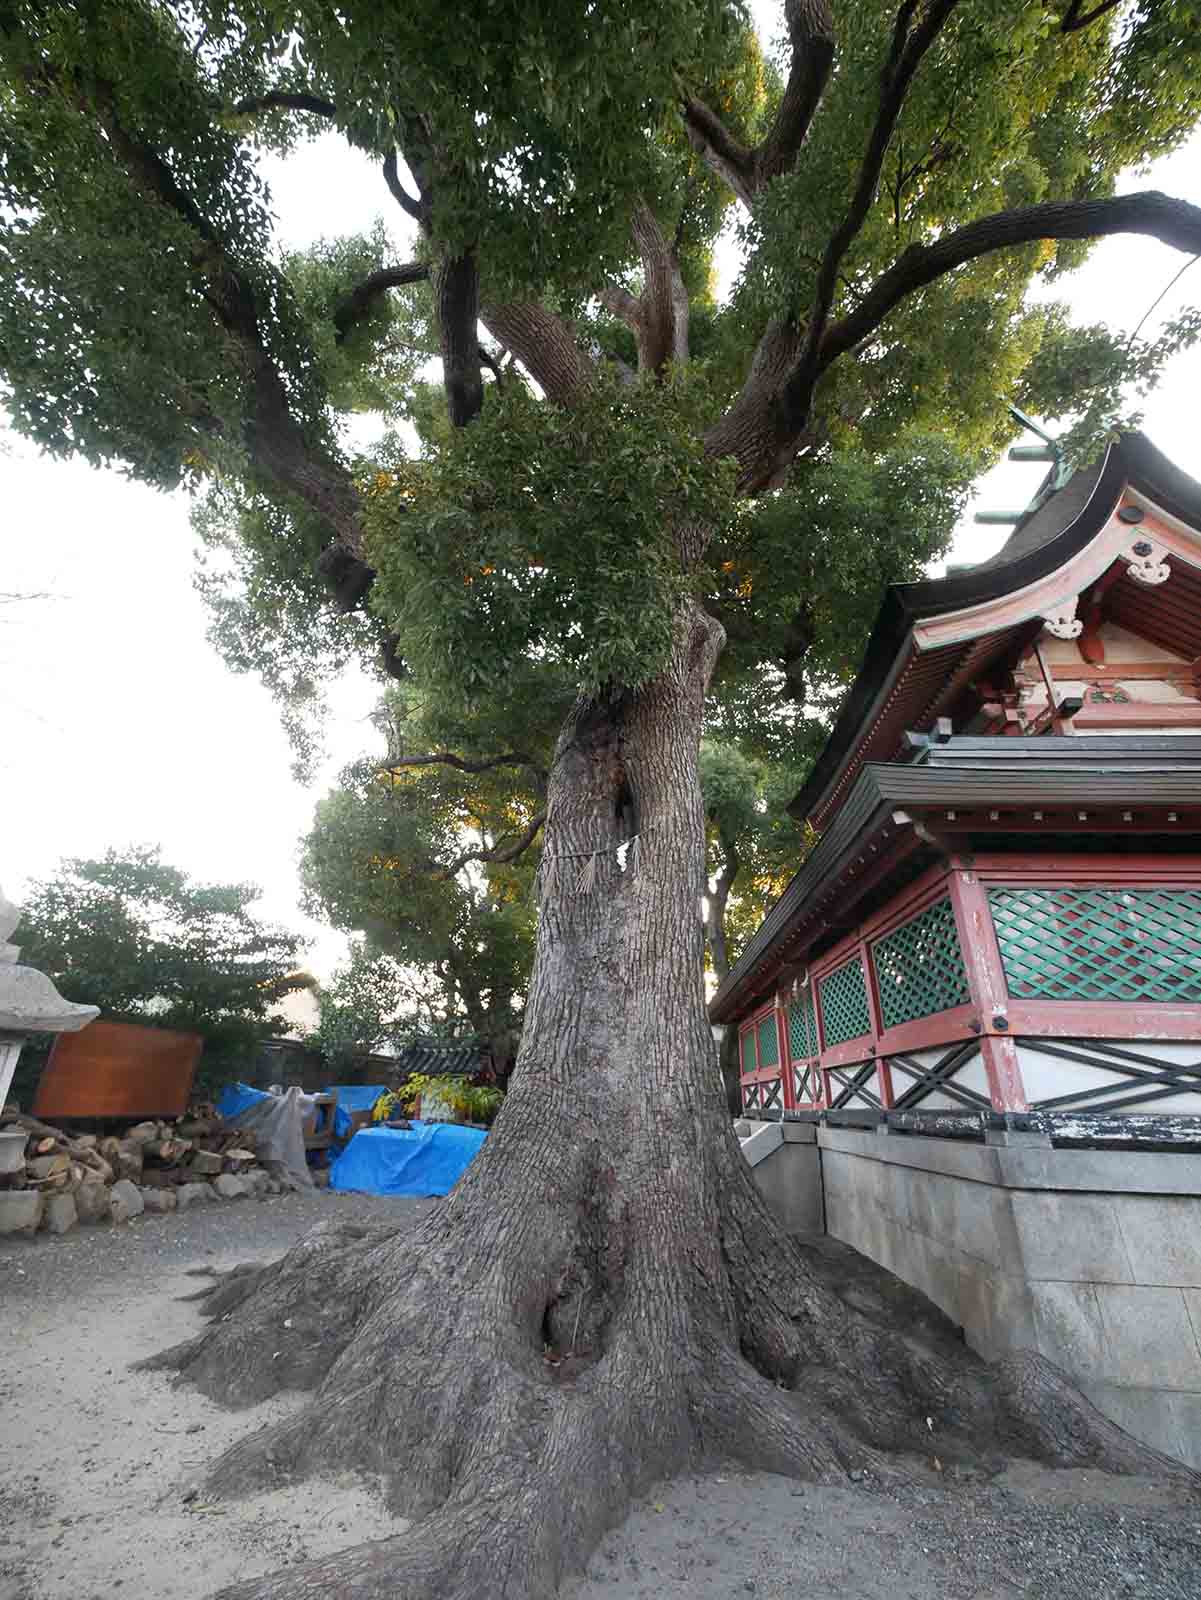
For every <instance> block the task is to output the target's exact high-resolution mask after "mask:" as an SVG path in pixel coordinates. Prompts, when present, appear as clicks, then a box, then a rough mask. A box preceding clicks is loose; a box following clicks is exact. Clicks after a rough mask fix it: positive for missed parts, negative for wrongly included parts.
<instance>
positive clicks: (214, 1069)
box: [21, 846, 312, 1089]
mask: <svg viewBox="0 0 1201 1600" xmlns="http://www.w3.org/2000/svg"><path fill="white" fill-rule="evenodd" d="M258 898H259V890H258V889H257V888H256V887H255V886H254V885H253V884H248V883H228V884H202V883H193V882H191V881H189V879H188V878H187V877H186V875H185V874H184V873H182V872H180V871H179V870H178V869H177V868H175V867H170V866H168V865H167V864H166V863H165V862H164V861H163V860H162V855H161V852H160V851H159V850H158V849H157V848H154V847H149V846H142V847H140V848H133V849H129V850H126V851H123V852H120V851H115V850H110V851H108V852H107V853H106V854H105V855H104V856H103V857H101V858H100V859H98V860H88V859H84V858H75V859H72V860H68V861H64V862H63V863H62V865H61V867H60V868H59V871H58V873H57V874H56V875H55V876H54V877H53V878H47V879H44V880H42V881H40V882H37V883H35V884H34V885H33V886H32V888H31V890H30V893H29V895H28V897H27V899H26V903H25V909H24V911H23V913H22V916H21V945H22V951H23V959H24V960H25V961H27V962H28V963H29V964H30V965H32V966H35V967H38V968H40V969H41V970H42V971H43V972H45V973H47V974H48V975H49V976H50V977H51V978H52V979H53V980H54V982H55V984H56V985H57V986H58V988H59V990H60V991H61V992H62V993H63V994H64V995H66V997H67V998H68V999H69V1000H74V1001H77V1002H78V1003H80V1004H84V1005H94V1006H99V1007H100V1010H101V1013H102V1015H103V1016H105V1017H108V1018H109V1019H111V1020H115V1021H124V1022H140V1023H147V1024H150V1025H151V1026H153V1027H162V1028H179V1029H183V1030H184V1031H186V1032H189V1033H198V1034H200V1035H201V1037H202V1038H203V1040H204V1053H203V1055H202V1057H201V1063H200V1067H199V1069H198V1076H197V1085H198V1087H202V1088H209V1089H211V1088H212V1087H214V1086H215V1085H217V1084H220V1083H222V1082H224V1081H226V1080H228V1079H230V1078H234V1077H237V1076H238V1075H239V1074H242V1073H244V1072H245V1071H246V1069H247V1068H248V1066H250V1064H251V1063H252V1062H253V1059H254V1055H255V1052H256V1050H257V1048H258V1045H259V1042H260V1040H262V1039H263V1038H265V1037H267V1036H268V1035H270V1034H271V1033H272V1032H274V1031H277V1030H278V1028H279V1027H280V1026H281V1025H282V1024H281V1018H280V1017H279V1016H278V1015H277V1014H276V1013H275V1010H274V1008H275V1007H276V1006H278V1004H279V1002H280V1001H281V1000H282V999H283V998H284V996H285V995H287V994H289V993H290V992H291V991H292V990H294V989H298V988H303V987H305V986H306V985H308V984H310V983H311V982H312V979H311V978H309V977H308V976H307V975H306V974H305V973H302V972H299V971H298V970H297V962H298V959H299V955H300V951H301V948H302V943H301V940H300V939H299V938H297V937H296V936H295V935H294V934H291V933H288V932H287V931H286V930H285V929H283V928H280V927H275V926H273V925H271V924H269V923H264V922H261V921H259V920H258V919H257V918H256V917H255V915H254V903H255V901H256V900H257V899H258ZM30 1087H32V1085H30Z"/></svg>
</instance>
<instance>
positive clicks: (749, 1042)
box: [738, 1028, 755, 1078]
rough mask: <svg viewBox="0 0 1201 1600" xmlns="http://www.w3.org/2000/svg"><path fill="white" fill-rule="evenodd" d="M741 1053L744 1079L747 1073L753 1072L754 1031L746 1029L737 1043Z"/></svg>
mask: <svg viewBox="0 0 1201 1600" xmlns="http://www.w3.org/2000/svg"><path fill="white" fill-rule="evenodd" d="M738 1045H739V1049H740V1050H741V1052H742V1075H743V1077H744V1078H745V1077H746V1075H747V1073H748V1072H754V1070H755V1030H754V1028H748V1029H747V1030H746V1032H745V1033H744V1034H743V1035H742V1037H741V1038H740V1039H739V1041H738Z"/></svg>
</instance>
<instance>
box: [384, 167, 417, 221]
mask: <svg viewBox="0 0 1201 1600" xmlns="http://www.w3.org/2000/svg"><path fill="white" fill-rule="evenodd" d="M384 182H385V183H386V184H387V185H388V188H389V190H390V191H391V194H392V198H393V199H394V200H395V201H396V204H397V205H398V206H399V207H400V209H401V210H402V211H406V212H407V213H408V214H409V216H410V217H412V219H413V221H414V222H416V223H417V224H418V225H419V226H421V227H424V226H425V224H426V221H427V208H426V206H425V205H424V204H423V203H422V201H421V200H420V199H419V198H418V197H417V196H415V195H411V194H410V193H409V191H408V190H407V189H406V188H405V186H404V184H403V183H401V181H400V166H399V163H398V161H397V158H396V152H395V150H392V151H389V153H388V154H387V155H386V156H385V157H384Z"/></svg>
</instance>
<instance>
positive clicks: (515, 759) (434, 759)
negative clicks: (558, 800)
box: [384, 750, 536, 775]
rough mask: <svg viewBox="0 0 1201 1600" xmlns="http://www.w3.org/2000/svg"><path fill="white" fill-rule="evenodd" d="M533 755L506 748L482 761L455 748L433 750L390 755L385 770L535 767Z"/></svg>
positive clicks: (393, 771)
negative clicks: (457, 751) (501, 753)
mask: <svg viewBox="0 0 1201 1600" xmlns="http://www.w3.org/2000/svg"><path fill="white" fill-rule="evenodd" d="M533 766H536V762H535V761H534V758H533V757H532V756H529V755H526V754H525V752H524V751H521V750H506V751H505V753H504V755H499V756H485V757H484V758H483V759H482V760H480V761H469V760H466V759H465V758H464V757H463V756H458V755H456V754H455V753H454V751H453V750H431V751H429V752H428V753H427V754H425V755H419V756H389V757H388V760H387V763H386V765H385V768H384V770H385V771H386V772H390V773H392V774H394V775H395V773H396V772H398V771H400V770H401V769H402V768H407V767H453V768H454V769H455V771H456V772H470V773H475V772H492V771H493V770H494V769H495V768H496V767H533Z"/></svg>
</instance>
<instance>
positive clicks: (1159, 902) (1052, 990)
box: [988, 889, 1201, 1003]
mask: <svg viewBox="0 0 1201 1600" xmlns="http://www.w3.org/2000/svg"><path fill="white" fill-rule="evenodd" d="M988 903H989V907H990V909H991V911H992V919H993V925H994V927H995V928H996V930H997V942H998V943H999V944H1000V947H1001V961H1002V963H1003V964H1004V967H1005V977H1006V979H1007V981H1008V984H1009V992H1010V994H1012V995H1018V996H1021V997H1023V998H1028V999H1032V1000H1034V999H1039V1000H1126V1001H1130V1000H1167V1001H1171V1000H1175V1001H1185V1002H1191V1003H1196V1002H1199V1001H1201V890H1197V889H990V890H989V891H988Z"/></svg>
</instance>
